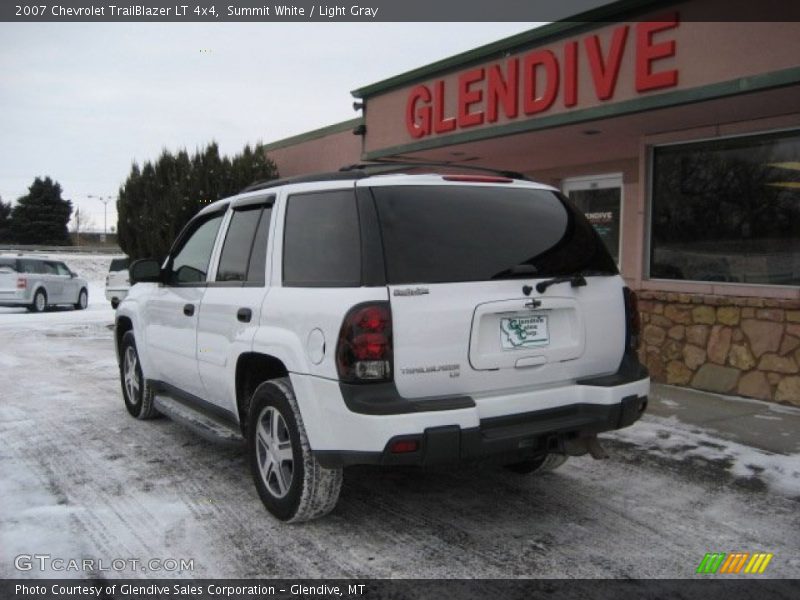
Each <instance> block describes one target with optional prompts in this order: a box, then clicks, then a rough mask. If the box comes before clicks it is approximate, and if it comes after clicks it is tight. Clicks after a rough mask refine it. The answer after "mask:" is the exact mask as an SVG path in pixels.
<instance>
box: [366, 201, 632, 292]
mask: <svg viewBox="0 0 800 600" xmlns="http://www.w3.org/2000/svg"><path fill="white" fill-rule="evenodd" d="M372 191H373V194H374V196H375V201H376V205H377V209H378V218H379V220H380V224H381V231H382V233H383V243H384V253H385V260H386V277H387V281H388V282H389V283H392V284H406V283H441V282H457V281H486V280H490V279H502V278H510V277H519V276H524V277H527V278H530V277H532V276H533V277H554V276H562V275H571V274H574V273H577V272H600V273H616V272H617V269H616V265H614V261H613V260H612V259H611V257H610V256H609V255H608V252H607V250H606V249H605V246H604V245H603V242H602V241H601V240H600V238H599V237H598V236H597V233H596V232H595V230H594V228H593V227H592V226H591V225H590V224H589V222H588V221H587V220H586V218H585V217H584V216H583V215H582V214H580V212H579V211H577V210H576V209H575V208H574V207H573V206H572V204H570V202H569V200H567V199H566V198H564V197H563V196H560V195H559V194H556V193H554V192H550V191H547V190H531V189H520V188H499V187H477V186H397V187H374V188H372ZM518 265H529V267H523V268H522V269H520V270H518V272H517V273H514V272H512V271H511V269H512V268H514V267H516V266H518Z"/></svg>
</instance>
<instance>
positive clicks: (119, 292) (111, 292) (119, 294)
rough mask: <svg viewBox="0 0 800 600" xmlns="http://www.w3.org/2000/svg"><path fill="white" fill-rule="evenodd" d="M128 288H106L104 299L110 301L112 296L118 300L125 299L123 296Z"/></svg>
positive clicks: (126, 293)
mask: <svg viewBox="0 0 800 600" xmlns="http://www.w3.org/2000/svg"><path fill="white" fill-rule="evenodd" d="M129 289H130V288H125V289H106V300H108V301H109V302H111V301H112V300H113V299H114V298H116V299H117V300H119V301H120V302H121V301H122V300H124V299H125V296H127V295H128V291H129Z"/></svg>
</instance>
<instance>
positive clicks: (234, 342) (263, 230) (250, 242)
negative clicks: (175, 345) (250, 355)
mask: <svg viewBox="0 0 800 600" xmlns="http://www.w3.org/2000/svg"><path fill="white" fill-rule="evenodd" d="M273 203H274V197H272V196H269V197H262V198H254V199H249V200H248V201H247V202H246V203H243V204H242V203H240V204H238V205H237V206H234V207H233V210H232V211H231V215H230V218H229V219H228V221H227V230H226V231H225V234H224V241H223V243H222V250H221V252H220V255H219V261H218V263H217V265H216V268H215V269H214V270H213V271H212V273H211V277H212V278H213V281H210V282H209V284H208V287H207V288H206V291H205V295H204V296H203V302H202V303H201V305H200V311H199V317H198V326H197V360H198V363H199V365H200V378H201V379H202V381H203V385H204V387H205V391H206V395H205V398H206V399H207V400H208V401H209V402H212V403H214V404H217V405H220V406H222V407H223V408H225V409H227V410H232V411H235V408H236V405H235V394H234V393H233V392H234V390H233V385H234V382H235V381H236V364H235V363H236V357H237V356H238V355H239V354H241V353H242V352H247V351H249V350H250V349H251V347H252V343H253V336H254V334H255V329H256V327H257V326H258V323H259V320H260V319H261V305H262V301H263V300H264V296H265V295H266V281H267V280H268V279H267V269H268V266H267V242H268V241H269V238H270V227H271V225H272V206H273Z"/></svg>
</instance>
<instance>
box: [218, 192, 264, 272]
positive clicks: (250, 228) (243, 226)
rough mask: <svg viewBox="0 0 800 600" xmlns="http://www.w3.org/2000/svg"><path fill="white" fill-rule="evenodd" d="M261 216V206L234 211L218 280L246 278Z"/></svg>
mask: <svg viewBox="0 0 800 600" xmlns="http://www.w3.org/2000/svg"><path fill="white" fill-rule="evenodd" d="M260 217H261V207H260V206H256V207H252V208H247V209H244V210H234V211H233V215H232V216H231V221H230V225H229V227H228V231H227V233H226V234H225V244H224V245H223V246H222V256H221V257H220V259H219V267H218V268H217V281H244V280H245V278H246V277H247V268H248V264H249V262H250V250H251V248H252V247H253V238H254V237H255V234H256V230H257V229H258V221H259V218H260Z"/></svg>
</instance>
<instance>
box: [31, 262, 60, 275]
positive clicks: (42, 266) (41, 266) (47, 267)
mask: <svg viewBox="0 0 800 600" xmlns="http://www.w3.org/2000/svg"><path fill="white" fill-rule="evenodd" d="M36 266H37V267H38V268H37V269H36V272H37V273H43V274H44V275H58V269H57V268H56V263H54V262H38V263H37V265H36Z"/></svg>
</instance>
